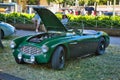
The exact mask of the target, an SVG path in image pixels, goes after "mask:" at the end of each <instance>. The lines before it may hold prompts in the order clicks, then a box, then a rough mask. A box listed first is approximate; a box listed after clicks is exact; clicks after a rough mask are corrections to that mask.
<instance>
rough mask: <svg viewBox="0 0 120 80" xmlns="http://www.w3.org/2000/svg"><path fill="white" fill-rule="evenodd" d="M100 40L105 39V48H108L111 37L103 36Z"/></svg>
mask: <svg viewBox="0 0 120 80" xmlns="http://www.w3.org/2000/svg"><path fill="white" fill-rule="evenodd" d="M100 38H104V40H105V47H107V46H108V45H109V43H110V42H109V39H110V38H109V37H107V36H101V37H100Z"/></svg>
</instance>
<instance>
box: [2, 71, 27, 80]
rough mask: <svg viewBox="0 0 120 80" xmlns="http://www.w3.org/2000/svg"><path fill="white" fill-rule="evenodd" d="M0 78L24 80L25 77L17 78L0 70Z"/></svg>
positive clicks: (3, 79) (4, 79)
mask: <svg viewBox="0 0 120 80" xmlns="http://www.w3.org/2000/svg"><path fill="white" fill-rule="evenodd" d="M0 80H25V79H22V78H18V77H15V76H13V75H10V74H7V73H3V72H0Z"/></svg>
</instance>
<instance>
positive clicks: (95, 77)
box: [0, 37, 120, 80]
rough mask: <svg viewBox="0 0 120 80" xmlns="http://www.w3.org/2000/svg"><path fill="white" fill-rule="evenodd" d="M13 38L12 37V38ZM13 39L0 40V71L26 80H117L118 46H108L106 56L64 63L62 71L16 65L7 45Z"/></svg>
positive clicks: (47, 67)
mask: <svg viewBox="0 0 120 80" xmlns="http://www.w3.org/2000/svg"><path fill="white" fill-rule="evenodd" d="M13 38H14V37H13ZM13 38H9V40H8V39H4V40H2V42H3V45H4V46H5V48H4V49H0V57H1V58H0V71H1V70H2V71H3V72H5V73H9V74H11V75H14V76H16V77H20V78H23V79H26V80H119V79H120V46H113V45H110V46H109V47H108V48H107V49H106V54H104V55H100V56H95V55H93V56H89V57H85V58H77V59H70V60H69V61H66V65H65V68H64V69H63V70H58V71H57V70H53V69H51V67H50V64H41V65H37V64H35V65H31V64H21V65H20V64H17V63H16V62H15V60H14V57H13V55H12V50H11V49H10V47H9V43H10V41H11V40H12V39H13Z"/></svg>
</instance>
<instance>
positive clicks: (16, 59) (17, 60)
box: [15, 58, 24, 64]
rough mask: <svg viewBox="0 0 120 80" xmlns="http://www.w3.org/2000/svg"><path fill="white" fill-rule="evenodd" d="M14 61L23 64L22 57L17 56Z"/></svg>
mask: <svg viewBox="0 0 120 80" xmlns="http://www.w3.org/2000/svg"><path fill="white" fill-rule="evenodd" d="M15 61H16V63H18V64H23V63H24V61H23V59H21V60H19V59H18V58H15Z"/></svg>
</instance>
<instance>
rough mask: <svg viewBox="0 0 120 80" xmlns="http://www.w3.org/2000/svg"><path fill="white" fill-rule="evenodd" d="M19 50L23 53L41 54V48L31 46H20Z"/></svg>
mask: <svg viewBox="0 0 120 80" xmlns="http://www.w3.org/2000/svg"><path fill="white" fill-rule="evenodd" d="M20 51H21V52H22V53H25V54H41V53H42V50H41V49H40V48H37V47H33V46H22V47H21V48H20Z"/></svg>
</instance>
